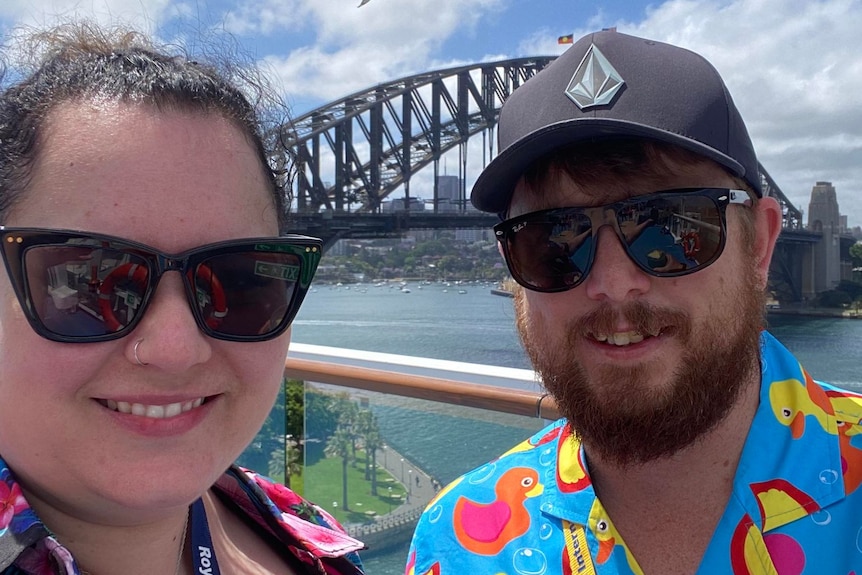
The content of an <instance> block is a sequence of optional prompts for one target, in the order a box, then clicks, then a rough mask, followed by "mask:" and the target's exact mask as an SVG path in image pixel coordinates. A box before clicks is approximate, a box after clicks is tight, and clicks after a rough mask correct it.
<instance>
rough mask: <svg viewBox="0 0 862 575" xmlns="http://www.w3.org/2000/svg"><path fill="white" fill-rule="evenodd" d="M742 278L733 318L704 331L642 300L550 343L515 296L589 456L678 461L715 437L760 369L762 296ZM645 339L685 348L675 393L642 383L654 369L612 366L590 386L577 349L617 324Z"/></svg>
mask: <svg viewBox="0 0 862 575" xmlns="http://www.w3.org/2000/svg"><path fill="white" fill-rule="evenodd" d="M751 272H752V273H748V274H745V276H744V277H745V279H744V280H743V282H742V283H741V284H740V287H739V293H737V294H735V295H734V294H729V295H728V297H727V301H728V302H731V303H732V305H728V306H727V313H726V315H724V316H722V317H714V318H712V319H711V320H710V321H708V322H704V323H705V325H704V326H703V327H701V328H699V329H697V330H695V329H694V327H693V323H692V321H691V318H690V317H689V316H688V314H686V313H685V312H683V311H680V310H676V309H657V308H654V307H650V306H648V305H646V304H643V303H640V302H631V303H628V304H626V305H625V306H624V307H622V308H613V307H612V306H610V305H603V306H601V307H599V308H597V309H596V310H595V311H594V312H592V313H590V314H589V315H587V316H584V317H582V318H579V319H577V320H573V321H572V322H570V325H569V326H568V327H567V329H566V333H567V336H566V338H565V339H564V341H559V340H551V339H550V338H549V336H548V335H547V333H546V330H545V329H544V327H543V325H541V323H542V322H541V321H536V319H535V318H528V317H527V313H526V306H525V302H524V295H523V292H522V290H518V293H516V299H515V306H516V311H517V313H516V316H517V326H518V332H519V334H520V336H521V341H522V342H523V345H524V348H525V350H526V352H527V354H528V355H529V357H530V359H531V360H532V362H533V366H534V367H535V369H536V371H538V372H539V374H541V376H542V379H543V382H544V385H545V387H546V388H547V390H548V391H549V392H550V393H551V395H553V397H554V399H555V400H556V402H557V405H558V407H559V408H560V411H561V412H562V413H563V415H564V416H565V417H566V418H567V419H568V420H569V425H571V426H572V429H573V431H574V433H575V434H576V435H577V436H578V438H579V439H580V440H581V441H582V442H583V443H584V445H585V446H587V448H588V449H589V450H593V451H594V452H595V453H596V454H598V455H600V456H601V457H602V458H604V459H606V460H608V461H611V462H615V463H617V464H618V465H621V466H627V465H633V464H642V463H646V462H648V461H652V460H655V459H658V458H661V457H665V456H669V455H672V454H674V453H676V452H678V451H679V450H681V449H683V448H685V447H687V446H689V445H691V444H692V443H694V442H695V441H696V440H697V439H698V438H700V437H702V436H703V435H704V434H705V433H707V432H708V431H710V430H711V429H713V428H714V427H715V426H716V425H717V424H718V423H719V422H720V421H721V420H722V419H723V418H724V417H725V416H726V415H727V413H728V412H729V411H730V409H731V407H733V405H734V403H735V402H736V400H737V399H738V397H739V395H740V392H741V390H742V389H743V387H744V385H745V383H746V382H747V381H750V378H751V377H752V374H754V373H756V371H755V370H758V369H759V365H760V345H759V339H760V332H761V330H762V328H763V309H764V296H763V293H762V291H761V290H759V289H758V288H757V286H756V284H755V281H754V277H755V275H754V273H753V270H751ZM620 317H623V318H625V320H626V323H627V324H630V325H632V326H633V329H634V330H635V331H638V332H640V333H642V334H648V333H657V332H658V331H659V329H661V330H662V332H663V334H664V336H665V337H668V336H669V337H674V338H677V341H679V342H680V343H681V345H682V346H683V347H684V352H683V354H682V355H681V357H680V358H679V361H678V367H677V369H676V371H675V372H674V374H673V376H672V378H673V381H672V382H671V385H666V386H661V387H660V388H655V387H649V386H646V385H644V384H643V383H642V378H643V376H644V374H648V373H649V369H650V364H649V363H645V364H643V365H640V366H637V367H631V366H625V367H623V366H613V365H611V366H605V368H603V369H602V371H601V373H599V374H596V375H595V376H594V377H593V378H592V379H591V378H590V376H589V375H588V374H587V371H586V370H585V368H584V366H583V364H582V363H581V362H580V361H579V360H578V358H577V357H576V356H575V353H574V352H573V351H572V350H577V349H583V345H580V346H579V345H576V343H577V342H582V341H583V339H584V338H585V337H587V336H588V334H607V333H611V332H612V331H613V329H614V326H616V325H619V323H618V319H619V318H620Z"/></svg>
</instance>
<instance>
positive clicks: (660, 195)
mask: <svg viewBox="0 0 862 575" xmlns="http://www.w3.org/2000/svg"><path fill="white" fill-rule="evenodd" d="M677 197H679V198H686V197H688V198H691V197H705V198H708V199H710V200H712V202H713V203H714V204H715V206H716V208H717V212H718V216H719V225H720V230H721V233H720V240H719V245H718V247H717V249H716V251H715V253H714V254H713V256H712V257H711V258H709V259H708V260H707V261H704V262H702V263H700V264H699V265H698V266H696V267H694V268H687V269H680V270H674V271H662V272H659V271H656V270H655V269H652V268H650V267H649V266H647V265H644V264H643V263H642V262H640V261H638V259H637V258H636V257H635V255H634V254H633V253H632V252H631V249H630V247H629V243H628V242H627V241H626V238H625V236H624V235H623V231H622V229H621V227H620V222H619V218H618V217H617V216H618V214H620V213H621V212H622V211H623V210H624V209H626V208H628V207H633V206H641V205H644V204H649V203H651V202H655V203H659V202H667V201H668V200H671V199H675V198H677ZM750 201H752V198H751V194H750V193H749V192H747V191H745V190H737V189H731V188H678V189H670V190H661V191H657V192H653V193H651V194H645V195H641V196H633V197H631V198H628V199H625V200H622V201H619V202H613V203H610V204H605V205H602V206H589V207H571V208H552V209H548V210H539V211H535V212H529V213H526V214H522V215H520V216H516V217H514V218H510V219H507V220H504V221H502V222H500V223H498V224H496V225H495V226H494V235H495V237H496V238H497V241H498V242H499V243H500V247H501V249H502V252H503V258H504V259H505V260H506V266H507V267H508V268H509V273H510V274H512V279H514V280H515V281H516V282H517V283H518V284H519V285H521V286H523V287H524V288H526V289H529V290H531V291H537V292H543V293H557V292H564V291H569V290H571V289H574V288H576V287H577V286H579V285H580V284H581V283H583V282H584V281H585V280H586V278H587V275H588V274H589V272H590V270H591V269H592V267H593V264H594V263H595V261H596V246H597V244H598V242H596V241H593V242H592V243H591V246H590V251H589V254H588V256H587V263H586V266H585V268H584V269H583V271H582V273H581V275H580V277H578V278H577V280H575V281H574V282H572V283H566V284H564V285H561V286H555V287H542V286H538V285H534V284H532V283H530V282H528V281H526V280H525V279H524V277H523V276H522V275H521V274H520V272H519V271H518V264H517V263H515V262H514V256H513V254H512V250H511V249H510V247H511V242H512V240H513V238H514V237H515V235H516V234H517V233H518V232H519V231H520V230H521V229H523V228H524V227H525V226H528V225H529V224H530V222H543V221H553V220H554V219H563V218H565V217H570V216H572V215H580V214H583V215H586V216H587V217H588V218H589V219H590V222H591V226H590V237H591V238H592V239H593V240H595V239H596V237H597V236H598V233H599V231H600V230H601V228H602V227H604V226H606V225H609V226H611V227H612V228H613V230H614V232H615V233H616V235H617V237H618V238H619V240H620V242H621V243H622V245H623V248H624V249H625V252H626V255H627V256H628V257H629V259H630V260H631V261H632V262H633V263H634V264H635V265H637V266H638V268H640V269H641V270H643V271H644V272H646V273H647V274H648V275H651V276H654V277H662V278H665V277H680V276H685V275H689V274H692V273H696V272H698V271H700V270H702V269H704V268H706V267H707V266H709V265H710V264H712V263H713V262H715V260H717V259H718V258H719V256H721V254H722V252H723V251H724V246H725V243H726V240H727V206H729V205H730V204H739V205H746V204H748V202H750ZM611 210H612V211H613V212H614V218H613V219H612V221H610V222H608V221H606V220H605V219H604V218H605V214H606V213H607V212H608V211H611ZM597 222H598V224H597Z"/></svg>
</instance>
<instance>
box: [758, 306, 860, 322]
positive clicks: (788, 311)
mask: <svg viewBox="0 0 862 575" xmlns="http://www.w3.org/2000/svg"><path fill="white" fill-rule="evenodd" d="M766 315H768V316H769V315H793V316H803V317H831V318H837V319H862V311H859V310H852V309H833V308H824V307H799V308H794V307H791V308H780V309H775V308H769V309H767V310H766Z"/></svg>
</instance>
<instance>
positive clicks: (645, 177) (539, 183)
mask: <svg viewBox="0 0 862 575" xmlns="http://www.w3.org/2000/svg"><path fill="white" fill-rule="evenodd" d="M535 176H537V177H532V178H530V180H529V181H528V180H527V179H526V178H525V177H523V176H522V177H521V178H520V179H519V180H518V183H517V184H516V185H515V189H514V193H513V194H512V200H511V202H510V204H509V210H508V216H509V217H512V216H515V215H519V214H523V213H527V212H531V211H536V210H542V209H547V208H556V207H580V206H583V207H589V206H601V205H605V204H609V203H612V202H618V201H621V200H625V199H627V198H631V197H634V196H641V195H646V194H651V193H655V192H657V191H660V190H668V189H674V188H689V187H736V183H735V182H734V180H733V178H732V177H731V176H730V174H728V173H727V171H725V170H724V169H723V168H722V167H721V166H719V165H718V164H716V163H715V162H712V161H710V160H708V159H703V160H698V161H695V162H685V163H680V162H676V161H673V160H672V159H669V158H664V161H663V162H662V168H661V169H660V170H651V171H648V172H644V173H642V174H640V173H636V172H635V173H629V174H625V175H619V174H614V173H613V172H612V171H610V170H608V171H607V172H606V173H603V172H601V171H595V172H590V173H589V176H588V177H586V178H583V179H577V180H576V179H573V177H572V176H571V175H570V174H569V173H567V172H566V171H565V170H564V169H562V168H561V167H560V166H558V165H551V166H549V167H548V169H547V170H546V171H545V172H544V173H541V174H535Z"/></svg>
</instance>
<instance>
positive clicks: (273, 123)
mask: <svg viewBox="0 0 862 575" xmlns="http://www.w3.org/2000/svg"><path fill="white" fill-rule="evenodd" d="M15 38H16V40H18V42H16V44H18V45H19V47H18V51H17V52H16V53H17V54H19V55H25V56H26V57H27V58H28V60H29V62H25V63H23V64H22V66H20V67H15V66H12V65H10V64H7V65H6V66H5V67H4V68H3V69H2V72H4V73H0V86H3V88H4V89H3V90H2V92H0V223H4V222H5V221H6V219H7V217H8V214H9V211H10V209H12V208H13V207H14V205H15V203H16V201H17V200H18V199H19V198H20V197H21V196H22V195H23V194H25V193H26V189H27V186H28V184H29V181H30V176H31V168H32V166H33V165H34V164H35V160H36V158H37V156H38V154H39V152H40V147H41V145H42V144H43V143H44V142H42V140H41V138H42V137H43V133H44V127H45V121H46V118H47V117H48V116H49V115H50V113H51V111H52V110H53V109H54V108H55V107H56V106H58V105H61V104H64V103H69V102H77V101H85V100H92V99H109V100H115V101H119V102H129V103H141V104H145V105H152V106H154V107H156V108H157V109H160V110H165V111H169V110H173V111H189V112H194V111H200V112H203V113H215V114H219V115H221V116H223V117H225V118H228V119H230V120H232V121H234V123H235V124H236V125H237V126H238V127H239V129H240V130H241V131H242V132H243V133H244V134H245V135H246V137H247V138H248V140H249V142H250V143H251V144H252V146H253V147H254V148H255V150H256V151H257V155H258V158H259V159H260V162H261V167H262V169H263V170H264V172H265V174H266V175H267V176H268V180H269V182H270V184H271V191H272V197H273V202H274V204H275V209H276V211H277V214H278V224H279V229H280V230H284V229H285V227H286V219H287V212H288V210H289V206H290V200H291V196H290V190H291V174H292V172H291V170H292V169H293V162H292V161H291V155H290V151H289V150H288V149H286V148H285V146H284V145H283V139H282V136H281V130H280V129H277V126H278V125H279V123H281V122H282V121H284V120H286V118H287V114H286V112H285V110H286V107H285V106H284V105H283V103H282V102H281V100H280V99H279V98H278V96H276V95H275V92H274V91H273V90H272V89H270V88H269V86H268V85H267V84H266V83H265V82H264V81H263V80H262V78H261V76H260V74H258V73H256V72H255V70H254V69H253V68H252V67H249V66H242V65H239V64H238V63H236V62H232V61H229V58H228V57H227V56H225V55H222V56H220V57H219V58H220V60H221V61H219V62H218V63H216V62H214V61H213V62H211V63H203V62H199V61H196V60H195V59H192V58H190V57H189V56H187V55H185V54H182V53H179V52H180V50H179V49H173V50H169V49H168V48H167V47H164V46H155V45H154V44H153V43H152V42H151V41H149V40H148V39H147V38H146V37H145V36H143V35H142V34H139V33H137V32H133V31H129V30H124V29H122V30H121V29H110V30H109V29H106V28H102V27H100V26H97V25H95V24H91V23H88V22H78V23H74V24H66V25H63V26H60V27H57V28H53V29H51V30H47V31H41V32H36V33H32V32H25V31H21V32H19V33H18V34H16V36H15ZM10 53H11V51H10ZM13 76H14V77H16V78H17V81H11V80H10V78H11V77H13ZM285 124H286V122H285Z"/></svg>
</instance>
